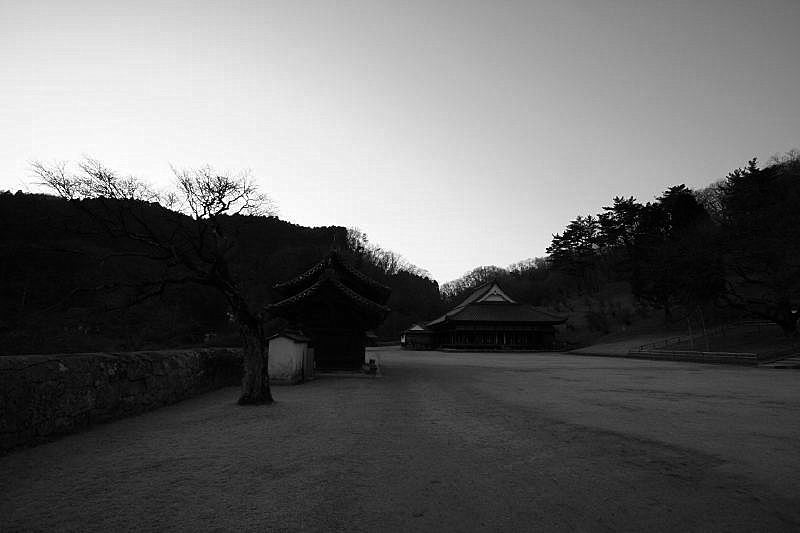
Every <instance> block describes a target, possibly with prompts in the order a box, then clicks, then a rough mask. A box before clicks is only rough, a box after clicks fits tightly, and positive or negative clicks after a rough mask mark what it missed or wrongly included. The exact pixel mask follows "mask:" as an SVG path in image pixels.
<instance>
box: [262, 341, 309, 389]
mask: <svg viewBox="0 0 800 533" xmlns="http://www.w3.org/2000/svg"><path fill="white" fill-rule="evenodd" d="M305 349H306V344H304V343H298V342H295V341H293V340H291V339H287V338H286V337H276V338H274V339H272V340H270V341H269V377H270V379H274V380H276V381H289V382H291V383H295V382H297V381H300V380H302V379H303V357H304V355H305Z"/></svg>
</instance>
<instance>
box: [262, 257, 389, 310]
mask: <svg viewBox="0 0 800 533" xmlns="http://www.w3.org/2000/svg"><path fill="white" fill-rule="evenodd" d="M334 264H335V265H336V266H337V267H339V268H340V269H341V270H342V271H344V272H346V273H347V274H349V275H350V276H352V277H353V278H355V279H356V280H358V281H359V282H361V283H363V284H364V285H366V286H367V287H368V288H370V289H372V290H374V291H375V292H376V293H377V296H379V297H380V298H382V299H383V300H384V301H385V300H386V299H388V298H389V294H391V292H392V289H391V287H387V286H386V285H384V284H382V283H379V282H377V281H375V280H374V279H372V278H370V277H369V276H367V275H365V274H364V273H362V272H360V271H359V270H357V269H356V268H355V267H353V266H352V265H350V264H349V263H348V262H347V261H345V260H344V259H343V258H342V257H341V255H340V254H339V253H338V252H336V251H332V252H330V253H329V254H328V255H327V256H325V257H324V258H323V259H322V261H320V262H319V263H317V264H315V265H314V266H312V267H311V268H309V269H308V270H306V271H305V272H303V273H302V274H300V275H299V276H296V277H294V278H292V279H290V280H288V281H284V282H282V283H278V284H276V285H274V286H273V287H274V288H275V289H278V290H281V291H286V290H291V289H292V287H297V286H302V285H303V284H304V283H309V282H311V281H312V280H313V279H314V278H315V277H317V276H318V275H322V274H323V273H324V272H325V270H326V269H327V268H328V267H329V266H333V265H334Z"/></svg>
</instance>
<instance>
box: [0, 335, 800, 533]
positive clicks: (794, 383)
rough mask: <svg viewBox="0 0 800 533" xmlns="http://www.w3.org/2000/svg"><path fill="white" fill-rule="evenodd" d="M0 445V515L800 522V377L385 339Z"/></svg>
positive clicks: (459, 522)
mask: <svg viewBox="0 0 800 533" xmlns="http://www.w3.org/2000/svg"><path fill="white" fill-rule="evenodd" d="M376 353H379V355H380V358H381V360H382V365H383V371H384V377H383V378H377V379H347V378H338V379H336V378H327V379H320V380H317V381H315V382H312V383H308V384H305V385H300V386H296V387H280V388H276V391H275V395H276V397H277V399H278V403H277V404H275V405H274V406H271V407H246V408H243V407H238V406H236V405H234V399H235V398H236V390H235V389H224V390H221V391H217V392H214V393H210V394H207V395H204V396H202V397H199V398H195V399H192V400H189V401H185V402H183V403H180V404H178V405H174V406H171V407H166V408H163V409H160V410H158V411H155V412H152V413H148V414H144V415H141V416H137V417H133V418H130V419H126V420H121V421H117V422H113V423H110V424H106V425H102V426H98V427H96V428H94V429H91V430H89V431H86V432H83V433H80V434H77V435H72V436H69V437H65V438H62V439H60V440H58V441H56V442H53V443H50V444H46V445H42V446H39V447H36V448H32V449H28V450H23V451H20V452H17V453H14V454H11V455H8V456H5V457H2V458H0V531H4V532H5V531H18V530H25V531H27V530H37V529H38V530H48V531H49V530H83V531H109V530H151V531H154V530H165V529H166V530H182V531H213V530H218V531H255V530H259V531H260V530H270V529H275V530H308V531H322V530H339V531H375V530H383V531H400V530H427V531H441V530H458V531H471V530H484V531H498V530H505V531H508V530H555V531H559V530H560V531H574V530H592V531H611V530H653V531H667V530H672V531H692V530H694V531H713V530H726V531H753V530H770V531H785V530H797V529H799V528H800V483H798V481H800V444H799V443H800V392H799V391H800V387H798V380H800V373H798V372H795V371H783V370H776V369H759V368H743V367H721V366H710V365H708V366H707V365H698V364H690V363H675V362H660V361H642V360H632V359H616V358H597V357H580V356H575V355H555V354H527V355H526V354H507V355H498V354H495V355H489V354H452V353H451V354H439V353H435V352H398V351H394V350H382V351H380V352H376Z"/></svg>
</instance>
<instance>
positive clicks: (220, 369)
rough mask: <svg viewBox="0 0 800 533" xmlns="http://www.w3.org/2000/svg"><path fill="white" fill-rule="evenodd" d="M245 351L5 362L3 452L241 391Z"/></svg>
mask: <svg viewBox="0 0 800 533" xmlns="http://www.w3.org/2000/svg"><path fill="white" fill-rule="evenodd" d="M241 377H242V355H241V351H240V350H238V349H226V348H213V349H198V350H171V351H152V352H131V353H86V354H60V355H21V356H10V357H0V453H3V452H6V451H8V450H11V449H13V448H16V447H19V446H25V445H30V444H35V443H38V442H43V441H47V440H51V439H52V438H54V437H56V436H58V435H62V434H65V433H72V432H74V431H76V430H78V429H80V428H83V427H86V426H88V425H90V424H94V423H97V422H106V421H109V420H114V419H118V418H122V417H125V416H129V415H133V414H137V413H142V412H144V411H148V410H151V409H154V408H156V407H160V406H163V405H168V404H171V403H175V402H178V401H180V400H183V399H186V398H189V397H191V396H194V395H197V394H200V393H203V392H207V391H210V390H214V389H218V388H221V387H227V386H230V385H238V384H239V383H241Z"/></svg>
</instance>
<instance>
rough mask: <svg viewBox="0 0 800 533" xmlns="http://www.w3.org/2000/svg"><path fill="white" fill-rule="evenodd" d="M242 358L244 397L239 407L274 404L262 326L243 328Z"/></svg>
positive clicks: (240, 400) (242, 396) (241, 398)
mask: <svg viewBox="0 0 800 533" xmlns="http://www.w3.org/2000/svg"><path fill="white" fill-rule="evenodd" d="M241 334H242V341H243V343H242V357H243V364H244V376H242V395H241V397H240V398H239V405H258V404H266V403H272V401H273V400H272V393H271V392H270V388H269V372H268V361H269V354H268V353H267V352H268V350H267V341H266V339H265V338H264V327H263V325H261V324H258V325H251V326H242V327H241Z"/></svg>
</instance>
